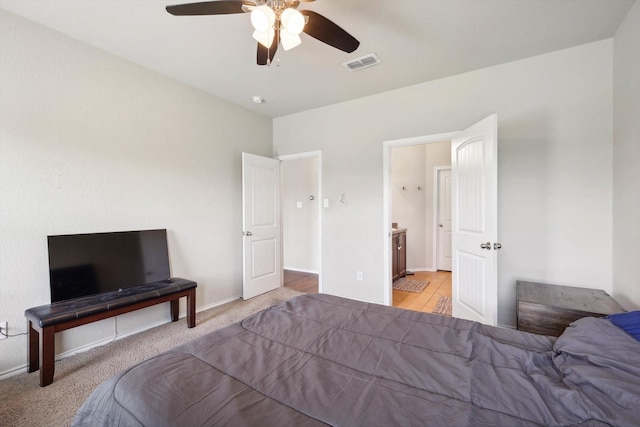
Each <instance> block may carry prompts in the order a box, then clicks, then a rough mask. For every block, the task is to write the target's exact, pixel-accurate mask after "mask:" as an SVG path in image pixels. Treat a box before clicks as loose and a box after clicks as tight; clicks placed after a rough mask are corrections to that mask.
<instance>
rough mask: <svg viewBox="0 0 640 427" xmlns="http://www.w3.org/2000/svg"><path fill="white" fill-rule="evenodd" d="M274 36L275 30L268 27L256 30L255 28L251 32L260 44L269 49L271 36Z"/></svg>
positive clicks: (271, 40) (271, 41)
mask: <svg viewBox="0 0 640 427" xmlns="http://www.w3.org/2000/svg"><path fill="white" fill-rule="evenodd" d="M275 36H276V32H275V31H274V29H273V28H270V29H269V30H268V31H258V30H255V31H254V32H253V38H254V40H256V41H257V42H258V43H260V44H261V45H262V46H264V47H266V48H267V49H269V48H270V47H271V43H273V38H274V37H275Z"/></svg>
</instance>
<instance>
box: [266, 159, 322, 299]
mask: <svg viewBox="0 0 640 427" xmlns="http://www.w3.org/2000/svg"><path fill="white" fill-rule="evenodd" d="M313 157H315V158H317V159H318V176H317V180H318V181H317V182H318V188H317V190H316V192H317V194H318V195H317V196H316V199H317V201H318V208H317V209H318V230H317V231H316V232H317V237H318V239H317V242H318V248H317V253H318V292H319V293H323V290H324V289H323V286H322V200H323V198H322V151H320V150H316V151H306V152H302V153H295V154H284V155H280V156H276V157H275V158H276V159H277V160H279V161H280V162H288V161H292V160H302V159H308V158H313ZM282 179H283V178H282V168H280V185H281V186H282ZM280 198H282V193H280ZM280 209H281V212H280V233H281V235H280V253H281V254H282V256H281V257H280V270H281V271H283V274H282V275H281V276H282V279H281V283H280V286H283V285H284V224H283V223H282V203H280Z"/></svg>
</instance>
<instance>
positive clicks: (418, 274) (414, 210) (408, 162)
mask: <svg viewBox="0 0 640 427" xmlns="http://www.w3.org/2000/svg"><path fill="white" fill-rule="evenodd" d="M390 164H391V171H390V181H391V200H390V203H391V222H392V223H393V224H397V225H396V227H397V228H398V229H402V230H406V231H405V232H404V233H403V238H404V240H405V244H404V245H403V246H404V248H403V249H404V251H403V253H405V254H406V270H407V273H408V275H407V276H406V277H405V278H400V279H397V280H394V281H393V288H394V289H393V293H392V305H393V306H395V307H402V308H410V309H413V310H417V311H427V312H431V311H432V309H433V308H434V306H435V302H436V300H437V299H438V298H434V295H433V294H434V293H435V291H439V294H441V295H438V296H446V297H449V298H450V297H451V273H450V271H451V267H450V266H449V267H448V268H447V266H446V265H444V266H443V265H442V264H439V262H438V261H439V260H440V258H441V257H440V254H441V252H440V249H441V248H442V247H448V248H450V247H451V245H450V243H449V244H448V245H447V243H446V240H447V238H449V239H450V237H451V236H450V234H448V235H447V234H443V233H441V232H440V231H441V230H442V229H444V228H445V225H447V224H442V225H443V227H439V225H440V223H441V222H443V221H440V216H441V214H443V213H450V212H451V206H450V205H449V206H448V207H447V206H443V204H444V203H446V202H448V203H449V204H450V203H451V199H450V197H446V196H447V193H446V191H444V193H443V191H442V190H445V189H446V186H444V187H443V185H442V184H441V183H440V181H444V180H443V179H442V178H443V176H442V174H441V171H449V174H450V170H451V141H433V142H420V143H416V144H413V145H408V146H401V147H392V148H391V151H390ZM441 193H442V195H443V196H444V197H440V195H441ZM449 225H450V223H449ZM449 228H450V227H449ZM449 242H450V240H449ZM392 245H393V242H392ZM449 259H450V258H449ZM443 267H444V268H443ZM439 270H444V271H439ZM436 273H440V274H436ZM395 277H396V276H394V278H395ZM425 286H426V287H425ZM403 289H404V290H403ZM407 289H414V290H420V289H422V291H420V292H409V291H407ZM448 303H449V304H450V301H449V302H448Z"/></svg>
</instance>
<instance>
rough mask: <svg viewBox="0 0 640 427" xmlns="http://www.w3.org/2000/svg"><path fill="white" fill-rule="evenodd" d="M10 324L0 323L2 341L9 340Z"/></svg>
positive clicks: (0, 338)
mask: <svg viewBox="0 0 640 427" xmlns="http://www.w3.org/2000/svg"><path fill="white" fill-rule="evenodd" d="M7 325H8V322H0V332H2V333H0V340H3V339H5V338H7V335H9V330H8V329H7V328H8V326H7Z"/></svg>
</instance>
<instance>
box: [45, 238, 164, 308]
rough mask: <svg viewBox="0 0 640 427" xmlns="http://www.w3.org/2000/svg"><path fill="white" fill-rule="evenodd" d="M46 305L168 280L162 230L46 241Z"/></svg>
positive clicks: (48, 239) (49, 239)
mask: <svg viewBox="0 0 640 427" xmlns="http://www.w3.org/2000/svg"><path fill="white" fill-rule="evenodd" d="M47 243H48V246H49V280H50V283H49V284H50V287H51V302H52V303H54V302H58V301H64V300H68V299H72V298H79V297H83V296H88V295H93V294H99V293H106V292H113V291H118V290H122V289H126V288H131V287H134V286H140V285H145V284H148V283H153V282H159V281H162V280H168V279H169V278H170V273H169V251H168V247H167V230H164V229H163V230H143V231H121V232H113V233H93V234H67V235H59V236H47Z"/></svg>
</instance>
